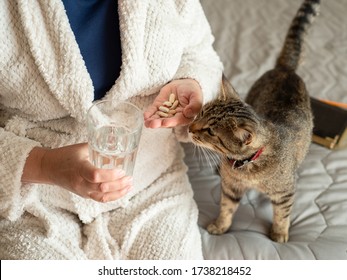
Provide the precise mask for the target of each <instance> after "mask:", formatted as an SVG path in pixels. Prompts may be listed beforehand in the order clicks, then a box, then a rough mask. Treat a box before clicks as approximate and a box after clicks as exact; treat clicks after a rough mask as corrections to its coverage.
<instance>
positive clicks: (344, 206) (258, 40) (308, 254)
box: [183, 0, 347, 259]
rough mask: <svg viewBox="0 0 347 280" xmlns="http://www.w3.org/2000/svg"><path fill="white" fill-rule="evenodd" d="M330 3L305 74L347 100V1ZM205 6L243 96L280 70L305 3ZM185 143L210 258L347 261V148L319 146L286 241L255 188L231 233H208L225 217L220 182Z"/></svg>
mask: <svg viewBox="0 0 347 280" xmlns="http://www.w3.org/2000/svg"><path fill="white" fill-rule="evenodd" d="M322 2H323V3H322V4H321V15H320V16H319V17H318V18H317V20H316V21H315V23H314V24H313V26H312V28H311V29H310V31H309V35H308V37H307V43H306V45H305V57H304V61H303V64H302V65H300V67H299V69H298V73H299V74H300V75H301V76H302V78H303V79H304V81H305V82H306V85H307V88H308V90H309V92H310V94H311V96H313V97H317V98H326V99H330V100H333V101H339V102H345V103H347V94H346V93H347V92H346V89H347V18H346V17H345V13H346V12H347V1H345V0H343V1H341V0H329V1H327V0H326V1H322ZM201 3H202V5H203V8H204V10H205V13H206V16H207V18H208V20H209V22H210V24H211V27H212V31H213V34H214V36H215V48H216V50H217V52H218V53H219V55H220V57H221V59H222V61H223V63H224V66H225V74H226V76H227V77H228V79H229V80H230V81H231V82H232V83H233V85H234V87H235V88H236V90H237V91H238V92H239V93H240V95H241V96H242V97H243V96H244V95H245V94H246V93H247V91H248V89H249V88H250V86H251V85H252V83H253V82H254V81H255V80H256V79H257V78H258V77H259V76H260V75H261V74H262V73H264V72H265V71H266V70H268V69H270V68H271V67H272V66H273V64H274V62H275V60H276V57H277V54H278V52H279V50H280V48H281V46H282V43H283V40H284V36H285V34H286V31H287V28H288V27H289V24H290V21H291V19H292V18H293V16H294V14H295V13H296V10H297V8H298V7H299V6H300V3H301V1H300V0H291V1H285V0H215V1H212V0H202V1H201ZM183 146H184V148H185V152H186V155H187V156H186V162H187V164H188V166H189V175H190V178H191V182H192V185H193V188H194V193H195V199H196V201H197V203H198V206H199V211H200V216H199V224H200V226H201V234H202V241H203V250H204V256H205V258H206V259H347V149H343V150H335V151H332V150H328V149H327V148H324V147H321V146H318V145H316V144H312V145H311V147H310V152H309V154H308V156H307V158H306V160H305V161H304V163H303V164H302V166H301V167H300V169H299V170H298V173H297V174H298V180H297V194H296V201H295V203H294V209H293V212H292V215H291V221H292V224H291V228H290V239H289V242H288V243H286V244H279V243H276V242H273V241H271V240H270V239H269V238H268V230H269V228H270V226H271V219H272V218H271V217H272V208H271V204H270V201H269V200H268V198H266V197H265V196H264V195H262V194H259V193H257V192H255V191H250V192H248V193H247V194H246V195H245V196H244V197H243V199H242V200H241V203H240V207H239V209H238V211H237V212H236V214H235V218H234V222H233V225H232V227H231V229H230V230H229V231H228V232H227V233H226V234H224V235H221V236H214V235H210V234H208V232H207V231H206V230H205V228H206V226H207V224H208V223H209V222H210V221H212V220H213V219H215V218H216V217H217V216H218V213H219V194H220V178H219V175H218V172H217V171H216V164H215V163H213V161H212V160H211V159H210V162H208V161H206V160H203V158H204V156H203V155H201V153H200V152H199V150H197V149H194V147H193V146H192V144H184V145H183ZM197 159H198V160H197ZM211 163H212V167H211Z"/></svg>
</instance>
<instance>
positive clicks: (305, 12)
mask: <svg viewBox="0 0 347 280" xmlns="http://www.w3.org/2000/svg"><path fill="white" fill-rule="evenodd" d="M319 8H320V0H304V2H303V3H302V5H301V7H300V8H299V10H298V12H297V14H296V16H295V17H294V19H293V21H292V24H291V26H290V28H289V30H288V33H287V37H286V39H285V42H284V45H283V48H282V51H281V53H280V56H279V57H278V59H277V63H276V67H284V68H286V69H289V70H293V71H294V70H296V68H297V67H298V64H299V61H300V57H301V54H302V48H303V44H304V39H305V35H306V32H307V30H308V28H309V27H310V25H311V23H312V22H313V21H314V19H315V17H316V16H317V15H318V14H319Z"/></svg>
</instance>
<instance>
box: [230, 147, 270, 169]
mask: <svg viewBox="0 0 347 280" xmlns="http://www.w3.org/2000/svg"><path fill="white" fill-rule="evenodd" d="M263 151H264V147H262V148H260V149H259V150H258V151H257V152H256V153H254V154H253V155H252V156H251V157H249V158H247V159H242V160H236V159H233V158H230V157H228V161H229V163H230V164H231V167H232V168H233V169H238V168H242V167H244V166H245V165H246V164H249V163H251V162H253V161H255V160H256V159H257V158H258V157H259V156H260V155H261V153H262V152H263Z"/></svg>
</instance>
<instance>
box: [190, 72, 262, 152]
mask: <svg viewBox="0 0 347 280" xmlns="http://www.w3.org/2000/svg"><path fill="white" fill-rule="evenodd" d="M258 126H259V119H258V117H257V115H256V114H255V113H254V111H253V110H252V108H251V107H250V106H249V105H247V104H246V103H245V102H243V101H242V100H241V99H240V97H239V95H238V94H237V93H236V91H235V90H234V89H233V87H232V86H231V84H230V83H229V82H228V81H227V80H226V79H225V78H223V82H222V86H221V91H220V94H219V96H218V97H217V98H216V99H214V100H212V101H210V102H208V103H207V104H205V105H204V106H203V108H202V110H201V111H200V113H199V114H198V116H197V117H196V118H195V120H194V121H193V122H192V123H191V124H190V126H189V134H190V136H191V139H192V141H193V142H194V143H195V144H197V145H199V146H202V147H206V148H208V149H211V150H214V151H216V152H218V153H220V154H223V155H227V156H232V157H233V158H235V159H238V158H240V159H241V158H244V156H245V154H248V153H253V152H254V148H255V146H256V143H255V142H256V140H257V130H258Z"/></svg>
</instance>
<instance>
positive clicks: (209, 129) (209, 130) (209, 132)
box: [206, 128, 215, 136]
mask: <svg viewBox="0 0 347 280" xmlns="http://www.w3.org/2000/svg"><path fill="white" fill-rule="evenodd" d="M206 131H207V133H208V134H209V135H210V136H215V134H214V132H213V130H212V129H211V128H206Z"/></svg>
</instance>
